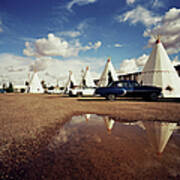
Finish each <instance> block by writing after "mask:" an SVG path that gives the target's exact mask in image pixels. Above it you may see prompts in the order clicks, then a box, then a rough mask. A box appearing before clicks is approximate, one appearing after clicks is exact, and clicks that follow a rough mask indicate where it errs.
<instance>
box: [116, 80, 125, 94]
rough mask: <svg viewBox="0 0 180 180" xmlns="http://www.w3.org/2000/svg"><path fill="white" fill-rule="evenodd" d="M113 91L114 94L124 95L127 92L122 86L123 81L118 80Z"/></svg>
mask: <svg viewBox="0 0 180 180" xmlns="http://www.w3.org/2000/svg"><path fill="white" fill-rule="evenodd" d="M114 91H115V94H116V96H125V95H126V93H127V91H126V88H125V87H124V84H123V82H118V83H117V84H116V87H115V89H114Z"/></svg>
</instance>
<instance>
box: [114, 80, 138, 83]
mask: <svg viewBox="0 0 180 180" xmlns="http://www.w3.org/2000/svg"><path fill="white" fill-rule="evenodd" d="M119 82H131V83H132V82H137V81H136V80H119V81H114V83H119Z"/></svg>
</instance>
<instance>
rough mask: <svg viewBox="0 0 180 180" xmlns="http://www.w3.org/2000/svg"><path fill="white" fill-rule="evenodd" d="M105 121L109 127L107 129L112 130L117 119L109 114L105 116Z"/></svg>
mask: <svg viewBox="0 0 180 180" xmlns="http://www.w3.org/2000/svg"><path fill="white" fill-rule="evenodd" d="M104 122H105V125H106V128H107V131H108V132H110V131H111V130H112V128H113V126H114V123H115V121H114V120H113V119H112V118H110V117H108V116H105V117H104Z"/></svg>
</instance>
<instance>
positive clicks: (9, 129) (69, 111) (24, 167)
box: [0, 94, 180, 179]
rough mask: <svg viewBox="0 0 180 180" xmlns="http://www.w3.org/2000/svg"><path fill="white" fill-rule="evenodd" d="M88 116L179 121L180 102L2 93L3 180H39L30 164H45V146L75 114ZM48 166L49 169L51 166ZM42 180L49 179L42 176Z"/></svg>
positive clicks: (0, 141) (0, 151)
mask: <svg viewBox="0 0 180 180" xmlns="http://www.w3.org/2000/svg"><path fill="white" fill-rule="evenodd" d="M85 113H93V114H99V115H111V116H114V117H116V118H117V119H118V120H119V121H134V120H142V121H146V120H157V121H161V120H162V121H173V122H180V102H179V101H176V102H173V101H172V100H169V101H165V100H163V101H162V100H161V101H158V102H144V101H142V100H139V99H118V100H117V101H113V102H111V101H106V100H104V99H103V98H69V97H65V96H59V95H46V94H42V95H35V94H2V95H0V179H32V178H33V179H36V175H34V176H31V177H30V176H27V172H28V169H29V168H30V166H29V164H32V163H38V162H35V161H38V160H39V159H41V161H42V162H43V158H44V157H45V156H44V153H46V152H44V153H43V150H44V147H45V146H47V144H48V143H49V140H50V139H51V138H52V137H53V136H54V134H55V132H56V130H57V129H58V128H59V127H60V126H61V125H63V124H64V123H65V122H66V121H68V120H69V119H70V118H71V117H72V116H73V115H80V114H85ZM42 154H43V155H42ZM49 161H51V160H49ZM49 161H47V162H49ZM40 164H41V162H40ZM46 166H47V168H48V164H47V165H46ZM38 177H39V176H38ZM41 179H46V178H44V177H43V176H42V177H41Z"/></svg>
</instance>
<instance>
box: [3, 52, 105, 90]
mask: <svg viewBox="0 0 180 180" xmlns="http://www.w3.org/2000/svg"><path fill="white" fill-rule="evenodd" d="M104 64H105V62H104V59H101V58H88V57H86V58H83V59H81V58H69V59H67V60H60V59H55V58H52V57H43V58H37V59H36V60H33V59H31V58H28V57H26V58H25V57H21V56H15V55H11V54H0V85H2V84H3V83H5V82H6V83H8V82H13V84H16V85H23V84H25V81H28V79H29V74H32V73H33V71H38V75H39V77H40V80H44V81H45V82H46V84H47V85H48V86H50V85H57V82H58V83H59V85H64V84H65V83H66V81H67V79H68V75H69V71H70V70H71V71H72V72H73V74H74V76H75V78H76V80H77V82H80V79H81V70H82V69H84V68H85V67H86V66H89V67H90V71H91V74H92V77H93V78H95V79H96V78H98V77H99V73H100V72H101V71H102V69H103V67H104Z"/></svg>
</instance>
